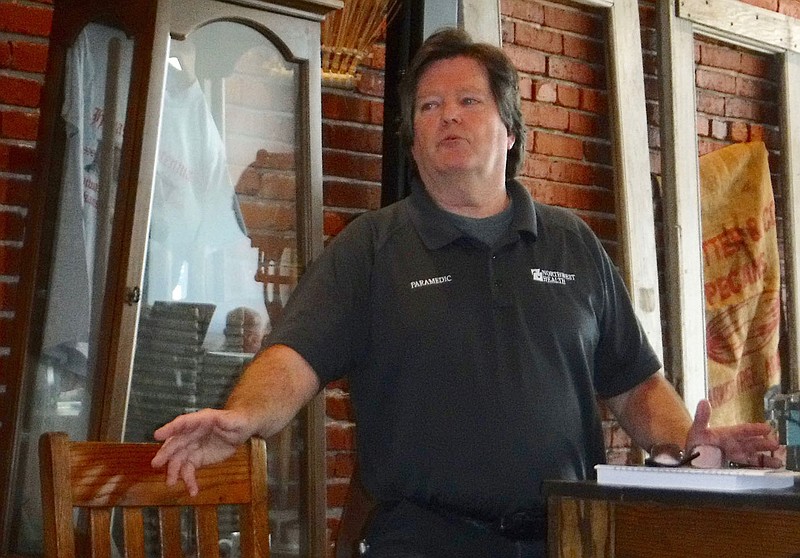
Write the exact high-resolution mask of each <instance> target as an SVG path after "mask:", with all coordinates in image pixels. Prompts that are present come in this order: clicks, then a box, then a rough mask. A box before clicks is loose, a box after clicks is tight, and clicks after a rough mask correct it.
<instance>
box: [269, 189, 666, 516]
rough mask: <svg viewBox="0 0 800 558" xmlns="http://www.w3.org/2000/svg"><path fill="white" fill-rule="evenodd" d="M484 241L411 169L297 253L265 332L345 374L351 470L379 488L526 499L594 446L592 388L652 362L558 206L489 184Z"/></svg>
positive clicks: (641, 375)
mask: <svg viewBox="0 0 800 558" xmlns="http://www.w3.org/2000/svg"><path fill="white" fill-rule="evenodd" d="M507 190H508V193H509V195H510V196H511V197H512V201H513V211H514V215H513V218H512V221H511V226H510V228H509V230H508V232H507V233H506V234H505V236H504V237H502V238H501V240H500V241H498V242H497V243H496V244H495V245H494V246H493V247H489V246H487V245H485V244H483V243H481V242H478V241H476V240H474V239H471V238H469V237H467V236H465V235H464V234H463V233H462V232H461V231H460V230H459V229H458V228H457V227H456V226H455V225H454V224H453V223H452V221H451V220H450V219H447V218H446V214H445V213H444V212H443V210H442V209H440V208H439V207H438V206H437V205H436V204H435V203H434V202H433V200H432V199H431V198H430V197H429V196H428V195H427V193H426V192H425V190H424V189H423V188H422V187H420V186H419V184H417V185H416V186H415V188H414V190H413V192H412V194H411V196H409V197H408V198H406V199H404V200H402V201H400V202H398V203H396V204H393V205H392V206H389V207H387V208H384V209H381V210H378V211H374V212H370V213H367V214H364V215H363V216H361V217H359V218H358V219H356V220H354V221H353V223H351V224H350V225H349V226H348V227H347V228H346V229H345V230H344V231H343V232H342V233H341V234H340V235H339V236H338V237H337V238H336V239H334V241H333V242H332V243H331V245H330V246H329V247H328V249H326V251H325V253H324V254H323V255H322V256H321V257H320V258H319V259H318V260H317V261H316V262H314V263H313V264H312V265H311V266H310V268H309V270H308V272H307V273H306V274H305V275H304V277H303V278H302V279H301V281H300V284H299V285H298V288H297V290H296V292H295V293H294V295H293V297H292V299H291V300H290V302H289V304H288V305H287V308H286V310H285V312H284V317H283V321H282V322H281V323H280V324H278V325H277V326H276V328H275V330H274V331H273V332H272V334H271V335H270V337H269V338H268V340H267V343H268V344H274V343H283V344H286V345H289V346H291V347H293V348H294V349H295V350H297V351H298V352H299V353H300V354H301V355H302V356H303V357H304V358H305V359H306V360H307V361H308V362H309V364H311V366H312V367H313V368H314V370H315V371H316V373H317V374H318V375H319V378H320V381H321V383H322V384H325V383H326V382H328V381H330V380H333V379H335V378H338V377H340V376H342V375H344V374H347V375H348V378H349V385H350V393H351V398H352V401H353V406H354V410H355V415H356V429H357V444H358V456H359V459H360V465H361V469H360V471H361V476H362V480H363V481H364V484H365V486H366V487H367V489H368V490H370V492H371V493H372V494H373V496H374V497H376V498H377V499H379V500H395V499H409V500H414V501H417V502H422V503H434V504H437V505H444V506H449V507H453V508H456V509H464V510H474V511H475V512H476V513H477V514H480V515H487V516H491V515H497V514H501V513H507V512H509V511H514V510H516V509H520V508H531V507H536V506H539V505H541V502H542V499H541V498H542V495H541V490H540V489H541V482H542V481H543V480H545V479H556V478H566V479H583V478H587V477H589V476H591V474H592V467H593V466H594V465H595V464H596V463H601V462H603V461H604V460H605V451H604V441H603V435H602V427H601V421H600V416H599V412H598V407H597V404H596V400H595V395H600V396H601V397H609V396H613V395H617V394H620V393H623V392H625V391H627V390H629V389H631V388H632V387H634V386H636V385H637V384H639V383H640V382H642V381H643V380H645V379H646V378H647V377H649V376H650V375H651V374H653V373H654V372H656V371H657V370H658V369H659V367H660V363H659V362H658V359H657V357H656V355H655V353H654V352H653V350H652V348H651V347H650V345H649V343H648V342H647V339H646V338H645V335H644V333H643V330H642V328H641V327H640V325H639V323H638V321H637V319H636V317H635V315H634V312H633V308H632V306H631V303H630V300H629V298H628V295H627V291H626V290H625V287H624V284H623V282H622V280H621V278H620V276H619V274H618V273H617V271H616V269H615V267H614V265H613V263H612V262H611V260H610V259H609V258H608V256H607V255H606V253H605V251H604V250H603V249H602V247H601V245H600V243H599V241H598V240H597V238H596V237H595V236H594V234H593V233H592V232H591V231H590V230H589V228H588V227H587V226H586V225H585V224H584V223H583V222H582V221H581V220H580V219H579V218H578V217H576V216H575V215H574V214H573V213H572V212H570V211H568V210H565V209H561V208H555V207H550V206H546V205H543V204H539V203H536V202H534V201H533V200H532V199H531V197H530V195H529V194H528V192H527V191H526V190H525V189H524V188H523V187H522V186H521V185H520V184H519V183H518V182H516V181H510V182H509V183H508V185H507Z"/></svg>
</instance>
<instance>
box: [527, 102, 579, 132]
mask: <svg viewBox="0 0 800 558" xmlns="http://www.w3.org/2000/svg"><path fill="white" fill-rule="evenodd" d="M522 116H523V118H524V119H525V124H527V125H528V126H532V127H538V128H548V129H550V130H560V131H562V132H565V131H566V130H567V128H568V127H569V112H568V111H567V110H566V109H565V108H563V107H559V106H556V105H549V104H543V103H529V102H523V104H522Z"/></svg>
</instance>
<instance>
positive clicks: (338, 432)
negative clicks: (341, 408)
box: [325, 422, 355, 450]
mask: <svg viewBox="0 0 800 558" xmlns="http://www.w3.org/2000/svg"><path fill="white" fill-rule="evenodd" d="M354 429H355V426H354V425H352V424H343V423H338V422H332V423H328V424H327V425H326V426H325V438H326V440H327V447H328V449H329V450H353V449H355V436H354V434H355V432H354Z"/></svg>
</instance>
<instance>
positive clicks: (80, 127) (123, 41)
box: [10, 23, 133, 555]
mask: <svg viewBox="0 0 800 558" xmlns="http://www.w3.org/2000/svg"><path fill="white" fill-rule="evenodd" d="M132 53H133V41H132V40H130V39H127V38H126V37H125V35H124V34H123V33H122V32H120V31H118V30H116V29H114V28H111V27H107V26H105V25H100V24H94V23H93V24H89V25H87V26H86V27H84V28H83V30H82V31H81V32H80V34H79V35H78V36H77V38H76V40H75V42H74V43H73V45H72V46H71V47H70V48H69V49H68V51H67V56H66V66H65V83H64V102H63V105H62V107H61V122H60V124H61V125H60V126H58V129H60V130H63V131H64V134H65V137H64V142H65V144H64V145H65V151H64V163H63V170H62V182H61V192H60V197H59V201H58V208H57V213H56V216H55V219H56V221H55V234H54V238H53V239H52V249H51V252H50V253H51V263H50V282H49V285H48V288H47V289H46V293H42V294H43V295H44V296H41V297H37V302H36V304H37V305H41V306H42V308H40V311H37V312H35V313H34V316H43V319H42V322H41V323H39V324H34V325H33V329H34V330H35V331H41V332H42V346H41V350H40V351H39V354H38V355H35V356H34V358H32V359H31V361H32V362H33V364H32V366H31V369H30V370H27V371H26V379H25V386H26V388H25V393H24V395H23V401H22V402H21V404H22V405H21V408H23V409H24V410H25V411H24V415H23V417H22V424H21V429H20V436H19V438H18V442H17V448H16V451H15V455H16V456H17V462H16V464H15V465H16V466H15V472H14V476H15V480H14V482H12V484H11V486H12V487H13V488H12V490H13V491H14V494H13V499H12V506H13V508H12V510H11V521H12V524H11V529H10V533H11V545H10V546H11V551H12V552H16V553H19V554H22V555H39V554H41V550H42V523H41V504H40V494H39V466H38V463H39V462H38V456H37V447H38V439H39V436H40V435H41V433H42V432H45V431H48V430H61V431H65V432H67V433H68V434H69V435H70V437H71V438H73V439H78V440H80V439H86V436H87V432H88V426H89V423H88V421H89V414H90V407H91V393H92V384H93V382H94V380H95V379H96V377H97V367H96V365H95V359H96V354H97V349H98V339H99V337H98V336H99V331H98V330H99V324H100V317H101V313H102V310H103V307H104V295H105V286H106V270H107V266H108V261H109V241H110V237H111V226H112V223H113V220H114V206H115V203H114V202H115V198H116V195H117V185H118V171H119V161H120V153H121V149H122V142H123V128H124V124H125V112H126V107H127V101H128V89H129V84H130V74H131V57H132ZM108 130H113V132H114V133H113V134H109V133H108ZM44 242H45V243H48V242H49V239H45V240H44Z"/></svg>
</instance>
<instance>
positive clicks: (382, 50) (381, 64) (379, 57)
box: [366, 43, 386, 70]
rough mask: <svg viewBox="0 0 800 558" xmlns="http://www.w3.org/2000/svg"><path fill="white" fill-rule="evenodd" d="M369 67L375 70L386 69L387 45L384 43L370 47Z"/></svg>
mask: <svg viewBox="0 0 800 558" xmlns="http://www.w3.org/2000/svg"><path fill="white" fill-rule="evenodd" d="M366 61H367V62H368V65H369V67H370V68H373V69H375V70H383V69H385V68H386V45H385V44H383V43H374V44H373V45H372V46H371V47H370V52H369V55H368V57H367V60H366Z"/></svg>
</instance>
